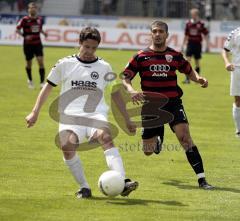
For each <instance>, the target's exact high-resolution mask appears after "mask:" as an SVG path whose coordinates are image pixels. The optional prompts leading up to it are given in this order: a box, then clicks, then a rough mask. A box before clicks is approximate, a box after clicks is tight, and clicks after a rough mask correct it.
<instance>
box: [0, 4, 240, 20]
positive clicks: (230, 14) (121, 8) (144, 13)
mask: <svg viewBox="0 0 240 221" xmlns="http://www.w3.org/2000/svg"><path fill="white" fill-rule="evenodd" d="M29 2H31V0H0V13H8V14H11V13H12V14H25V13H26V8H27V4H28V3H29ZM34 2H37V3H38V5H39V9H40V13H41V14H42V15H66V16H80V15H103V16H106V15H107V16H109V15H110V16H139V17H164V18H187V17H189V9H190V8H192V7H197V8H198V9H199V10H200V13H201V17H202V18H205V19H207V20H237V19H239V18H240V10H239V5H240V0H36V1H34Z"/></svg>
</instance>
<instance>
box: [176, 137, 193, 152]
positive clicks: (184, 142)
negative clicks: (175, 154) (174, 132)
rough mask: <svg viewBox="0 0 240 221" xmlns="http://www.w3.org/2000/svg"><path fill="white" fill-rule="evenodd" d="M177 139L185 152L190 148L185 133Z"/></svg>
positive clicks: (189, 142) (189, 141)
mask: <svg viewBox="0 0 240 221" xmlns="http://www.w3.org/2000/svg"><path fill="white" fill-rule="evenodd" d="M178 139H179V142H180V143H181V145H182V146H183V148H184V149H185V150H187V149H188V148H190V147H191V138H190V136H189V135H188V134H187V133H183V134H182V135H181V136H179V138H178Z"/></svg>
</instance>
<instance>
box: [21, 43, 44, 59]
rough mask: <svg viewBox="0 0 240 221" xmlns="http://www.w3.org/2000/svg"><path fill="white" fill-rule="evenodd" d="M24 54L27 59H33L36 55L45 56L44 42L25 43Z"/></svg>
mask: <svg viewBox="0 0 240 221" xmlns="http://www.w3.org/2000/svg"><path fill="white" fill-rule="evenodd" d="M23 51H24V55H25V58H26V60H27V61H29V60H32V59H33V57H34V55H35V56H36V57H40V56H43V46H42V44H37V45H26V44H24V45H23Z"/></svg>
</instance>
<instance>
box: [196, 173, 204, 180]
mask: <svg viewBox="0 0 240 221" xmlns="http://www.w3.org/2000/svg"><path fill="white" fill-rule="evenodd" d="M197 177H198V179H200V178H205V173H198V174H197Z"/></svg>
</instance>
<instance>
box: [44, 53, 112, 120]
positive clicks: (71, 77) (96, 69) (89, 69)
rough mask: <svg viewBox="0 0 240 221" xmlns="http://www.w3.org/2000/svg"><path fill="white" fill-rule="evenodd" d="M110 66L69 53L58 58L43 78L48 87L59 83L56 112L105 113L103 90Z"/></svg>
mask: <svg viewBox="0 0 240 221" xmlns="http://www.w3.org/2000/svg"><path fill="white" fill-rule="evenodd" d="M109 73H110V74H111V73H112V68H111V66H110V65H109V64H108V63H107V62H105V61H104V60H102V59H99V58H97V59H96V60H95V61H93V62H84V61H82V60H81V59H80V58H79V57H78V56H76V55H72V56H68V57H65V58H63V59H60V60H59V61H58V63H57V64H56V65H55V66H54V67H53V68H52V70H51V72H50V74H49V75H48V77H47V81H48V83H49V84H51V85H52V86H55V85H59V84H61V93H60V94H61V95H60V100H59V112H60V113H65V114H67V115H77V116H87V115H88V114H89V113H90V114H98V113H100V114H103V115H105V116H106V115H107V112H108V106H107V104H106V103H105V100H104V89H105V87H106V85H107V84H108V83H110V81H108V79H107V76H109Z"/></svg>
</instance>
